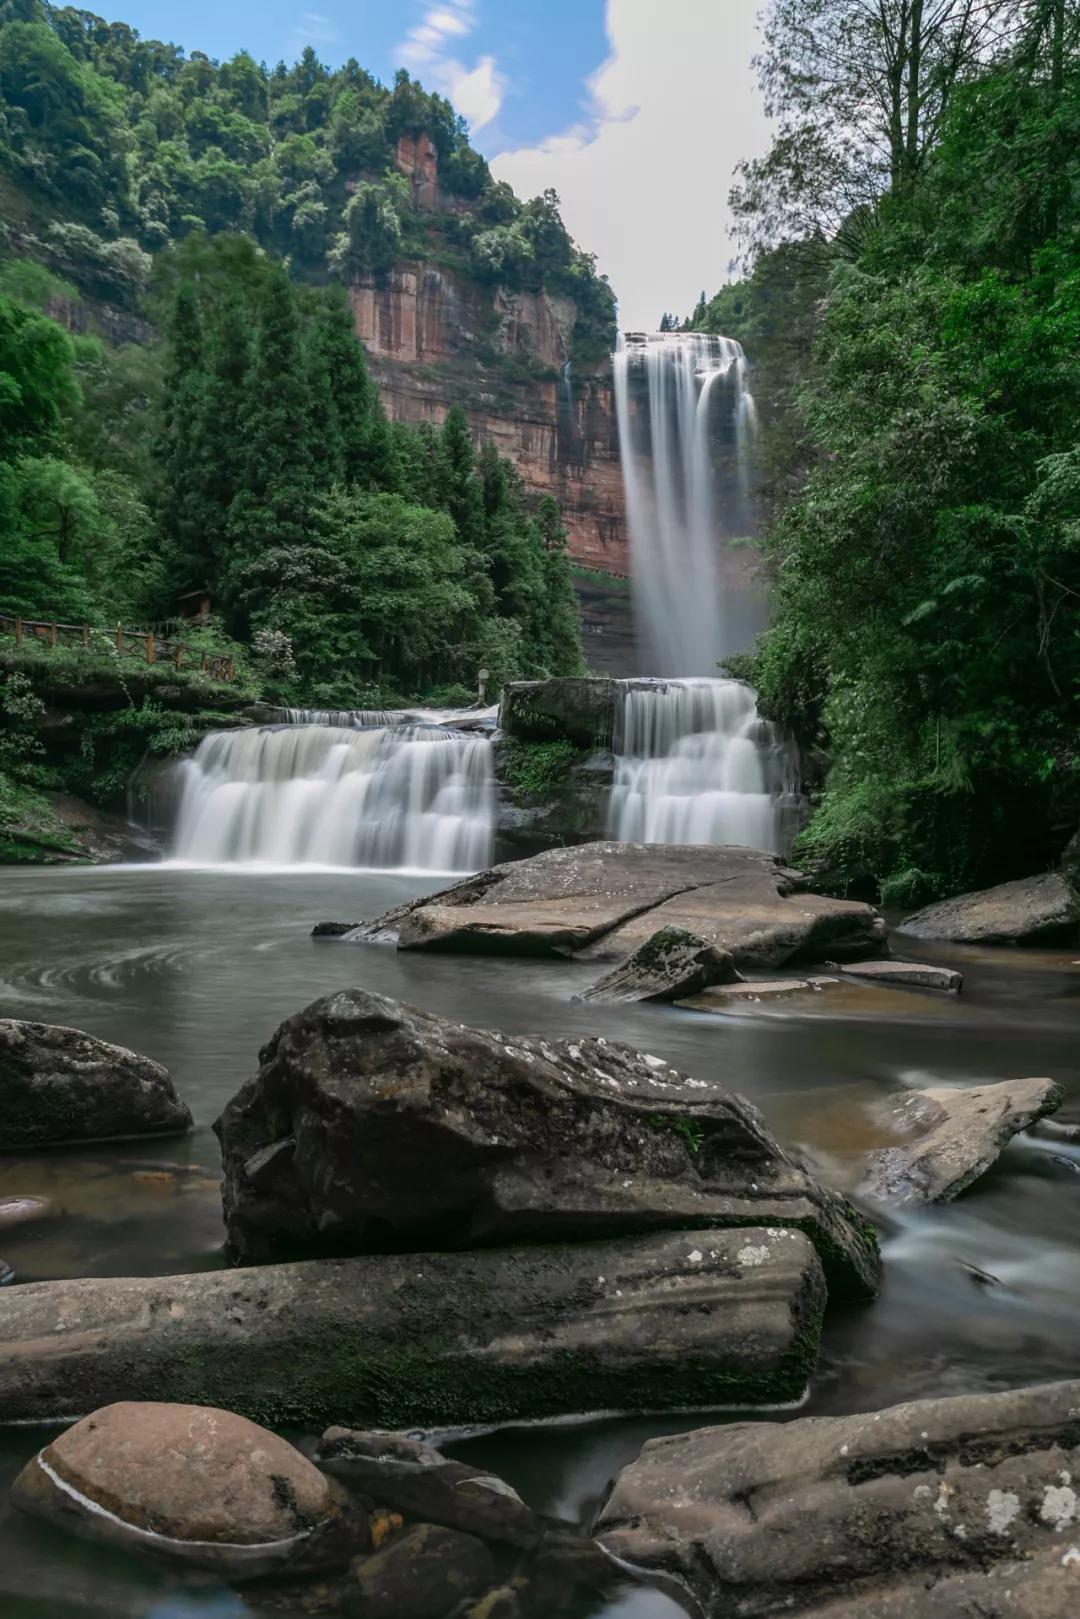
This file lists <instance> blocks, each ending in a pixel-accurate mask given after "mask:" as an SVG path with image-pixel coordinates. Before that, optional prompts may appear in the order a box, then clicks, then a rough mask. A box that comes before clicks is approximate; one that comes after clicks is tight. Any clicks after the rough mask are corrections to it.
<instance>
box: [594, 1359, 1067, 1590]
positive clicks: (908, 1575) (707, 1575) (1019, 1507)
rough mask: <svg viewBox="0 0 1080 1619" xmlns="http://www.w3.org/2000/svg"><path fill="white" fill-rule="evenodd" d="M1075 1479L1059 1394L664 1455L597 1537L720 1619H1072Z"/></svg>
mask: <svg viewBox="0 0 1080 1619" xmlns="http://www.w3.org/2000/svg"><path fill="white" fill-rule="evenodd" d="M1077 1480H1080V1383H1076V1382H1072V1383H1057V1384H1050V1385H1045V1386H1042V1387H1038V1388H1028V1389H1018V1390H1015V1391H1013V1392H1011V1393H1007V1394H984V1395H972V1396H961V1397H960V1398H956V1399H942V1400H918V1401H914V1402H912V1403H910V1404H907V1405H898V1406H893V1407H891V1408H889V1409H888V1410H885V1411H878V1412H872V1413H867V1414H864V1415H860V1416H855V1417H809V1418H802V1419H799V1420H796V1421H793V1422H785V1423H749V1422H743V1423H738V1424H735V1425H732V1426H728V1427H719V1428H701V1429H698V1430H697V1431H696V1432H694V1433H689V1434H674V1435H671V1436H669V1437H665V1438H662V1439H653V1440H650V1441H649V1442H648V1443H647V1444H646V1445H645V1447H644V1448H643V1450H642V1452H641V1454H640V1456H639V1457H638V1459H637V1461H635V1462H633V1463H631V1465H630V1466H629V1467H628V1468H626V1469H624V1471H623V1472H622V1473H621V1474H620V1475H619V1477H618V1478H617V1480H616V1482H615V1486H614V1489H613V1491H612V1493H611V1496H610V1497H609V1499H608V1501H607V1503H606V1505H605V1506H604V1508H603V1510H602V1511H601V1513H600V1517H599V1520H598V1523H597V1526H596V1527H597V1531H598V1533H599V1535H600V1538H601V1542H602V1544H604V1545H605V1546H606V1547H607V1548H608V1549H609V1550H610V1551H612V1552H614V1553H615V1554H616V1555H617V1556H619V1557H623V1558H626V1559H627V1560H628V1561H630V1562H632V1563H634V1564H635V1565H638V1566H639V1567H643V1568H647V1569H648V1568H663V1569H664V1570H666V1571H668V1572H669V1573H672V1574H676V1575H679V1576H681V1578H682V1580H683V1581H684V1583H685V1585H686V1586H687V1587H688V1588H689V1589H690V1590H691V1591H692V1592H693V1593H694V1595H695V1596H696V1597H697V1599H698V1601H699V1602H700V1603H701V1604H702V1606H703V1608H704V1610H705V1612H706V1614H708V1615H709V1616H710V1619H759V1616H764V1615H769V1614H784V1615H795V1616H802V1615H805V1616H810V1615H813V1616H814V1619H819V1616H820V1619H841V1616H843V1619H848V1616H857V1619H880V1616H883V1615H886V1616H888V1619H974V1616H975V1615H981V1616H992V1619H1074V1616H1075V1615H1076V1613H1077V1612H1078V1611H1080V1609H1078V1607H1077V1605H1076V1604H1077V1600H1078V1597H1080V1578H1078V1577H1077V1571H1078V1565H1080V1550H1078V1549H1077V1541H1078V1539H1080V1497H1078V1495H1077V1489H1076V1488H1075V1487H1074V1481H1077ZM1028 1559H1032V1560H1033V1561H1032V1562H1030V1563H1029V1562H1028V1561H1027V1560H1028ZM1014 1577H1015V1579H1016V1580H1017V1581H1018V1582H1019V1590H1020V1591H1021V1593H1026V1594H1022V1595H1021V1597H1020V1598H1019V1599H1018V1601H1017V1602H1016V1604H1015V1605H1012V1606H1010V1603H1011V1602H1012V1600H1013V1599H1012V1596H1011V1594H1010V1593H1011V1588H1012V1586H1013V1581H1014ZM1040 1603H1043V1604H1044V1605H1039V1604H1040ZM965 1604H966V1605H965Z"/></svg>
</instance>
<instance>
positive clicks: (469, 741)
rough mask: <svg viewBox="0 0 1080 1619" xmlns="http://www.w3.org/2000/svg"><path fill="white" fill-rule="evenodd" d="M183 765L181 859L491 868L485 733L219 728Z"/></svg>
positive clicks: (177, 848) (176, 855)
mask: <svg viewBox="0 0 1080 1619" xmlns="http://www.w3.org/2000/svg"><path fill="white" fill-rule="evenodd" d="M322 717H323V716H320V718H322ZM391 717H392V716H390V715H386V716H382V715H380V716H379V718H380V719H383V718H385V719H390V718H391ZM326 718H329V716H327V717H326ZM354 727H355V728H354ZM177 769H178V772H179V776H180V781H179V787H180V794H179V807H178V810H177V815H176V829H175V834H174V838H173V847H172V850H171V854H172V858H173V859H175V860H180V861H188V862H191V863H193V864H196V865H232V864H237V863H245V862H246V863H252V864H254V863H259V864H266V865H278V866H293V865H319V866H355V867H374V868H381V869H394V868H406V869H414V870H419V871H438V872H471V871H477V870H479V868H480V867H482V866H486V865H488V864H489V862H490V858H491V839H492V828H493V819H494V797H495V790H494V779H493V776H492V770H491V744H490V742H489V741H488V739H487V738H486V737H485V736H482V735H467V734H464V733H462V732H458V731H455V730H453V729H449V728H447V727H446V726H441V725H437V724H414V725H405V726H400V725H399V726H394V727H391V726H389V725H382V724H379V725H374V726H366V727H364V726H360V727H356V722H355V720H349V721H346V722H343V723H340V724H330V723H322V724H315V725H309V724H304V723H296V724H290V725H280V726H271V727H260V728H259V729H257V730H245V731H216V732H213V733H211V735H209V736H207V737H204V739H203V740H202V742H200V744H199V746H198V749H197V750H196V752H195V755H194V757H193V758H191V759H187V760H185V761H183V763H182V764H180V765H179V766H178V767H177Z"/></svg>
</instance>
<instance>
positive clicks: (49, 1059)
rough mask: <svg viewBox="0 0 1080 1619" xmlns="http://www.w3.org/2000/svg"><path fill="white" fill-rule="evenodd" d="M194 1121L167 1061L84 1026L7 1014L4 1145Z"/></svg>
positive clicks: (161, 1130)
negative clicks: (109, 1040) (27, 1020)
mask: <svg viewBox="0 0 1080 1619" xmlns="http://www.w3.org/2000/svg"><path fill="white" fill-rule="evenodd" d="M191 1128H192V1120H191V1114H190V1113H189V1112H188V1109H187V1107H186V1106H185V1105H184V1103H183V1102H182V1101H181V1100H180V1098H179V1097H178V1096H177V1094H176V1088H175V1086H174V1085H173V1082H172V1080H171V1079H170V1078H169V1075H168V1073H167V1072H166V1070H165V1069H164V1068H162V1066H161V1064H160V1063H156V1062H152V1061H151V1060H150V1058H149V1057H142V1056H140V1055H139V1053H138V1052H137V1051H128V1050H127V1049H126V1048H125V1047H124V1046H111V1045H109V1044H108V1043H107V1042H106V1041H104V1040H98V1039H96V1038H95V1037H94V1036H93V1035H92V1034H83V1033H82V1031H81V1030H79V1029H66V1028H63V1027H61V1026H60V1025H59V1024H55V1023H23V1022H20V1021H19V1020H18V1019H17V1018H0V1152H15V1151H18V1150H20V1149H23V1148H36V1147H52V1146H60V1145H63V1144H65V1143H68V1142H78V1141H101V1140H107V1139H109V1138H113V1137H117V1136H139V1135H177V1134H180V1133H182V1132H184V1131H186V1130H190V1129H191Z"/></svg>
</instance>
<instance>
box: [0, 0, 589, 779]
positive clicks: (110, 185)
mask: <svg viewBox="0 0 1080 1619" xmlns="http://www.w3.org/2000/svg"><path fill="white" fill-rule="evenodd" d="M403 137H415V138H416V139H417V140H420V138H421V137H424V138H426V139H427V140H428V141H429V142H431V143H433V146H434V149H435V150H436V152H437V159H438V176H439V186H438V198H437V207H435V208H434V209H433V207H432V206H431V205H430V202H431V199H428V202H429V206H428V207H427V208H426V210H425V211H423V212H421V211H420V210H419V209H418V208H417V207H415V206H414V196H413V191H412V188H411V185H410V181H409V180H408V179H407V178H406V177H405V176H403V175H402V174H401V173H400V172H399V171H398V168H397V167H396V166H395V154H396V152H397V150H398V146H399V143H400V141H401V139H402V138H403ZM403 253H408V254H409V255H411V256H413V257H420V258H423V257H424V256H425V255H432V254H439V255H443V256H444V257H448V258H449V259H450V260H452V261H453V262H454V263H455V264H457V265H458V266H459V267H460V268H463V269H465V270H467V273H468V274H469V275H470V276H471V277H473V278H477V279H479V280H481V281H483V280H484V279H485V278H487V279H488V280H489V281H490V282H491V283H492V284H494V282H495V281H496V280H497V281H498V283H499V285H500V286H502V287H507V286H509V287H514V286H517V287H521V288H525V289H534V290H535V289H540V288H545V289H548V290H549V291H552V292H562V293H565V294H567V295H571V296H572V297H573V299H574V301H575V305H576V308H577V310H578V324H577V326H576V327H575V330H574V334H573V340H574V344H575V348H576V351H578V352H580V353H581V354H582V355H583V356H586V357H588V356H589V355H590V354H592V353H594V352H595V351H597V350H599V351H603V350H604V349H605V348H606V346H607V345H608V344H609V343H610V328H611V324H612V320H613V310H614V304H613V298H612V294H611V291H610V289H609V288H608V286H607V283H606V282H605V281H603V280H602V279H600V278H599V277H597V275H596V273H595V270H594V267H593V263H592V260H591V259H590V258H589V257H588V256H586V255H584V254H582V253H580V252H579V251H578V250H577V249H576V248H575V246H574V245H573V243H572V242H571V241H570V238H569V237H568V235H567V233H566V231H565V229H564V228H563V226H562V223H561V221H560V219H559V215H558V211H557V207H556V202H555V199H554V198H553V196H551V195H548V196H546V197H542V198H537V199H536V200H535V201H533V202H531V203H527V204H522V203H520V202H519V201H518V200H517V199H516V198H515V197H514V195H513V194H512V192H511V191H510V190H509V188H508V187H506V186H504V185H498V184H496V183H495V182H494V181H493V180H492V177H491V175H490V173H489V171H488V168H487V165H486V163H485V162H484V160H483V159H482V158H481V157H480V156H479V155H478V154H477V153H476V152H474V151H473V150H472V148H471V147H470V146H469V143H468V139H467V135H466V131H465V128H464V125H463V124H462V122H461V120H460V119H459V118H457V117H456V116H455V114H454V112H453V109H452V108H451V107H450V105H449V104H448V103H447V102H446V101H444V100H443V99H442V98H441V97H439V96H434V95H428V94H426V93H425V92H424V91H423V90H422V89H421V87H420V86H419V85H418V84H416V83H414V82H412V81H411V80H410V79H409V77H408V75H407V74H404V73H402V74H399V76H398V78H397V80H396V82H395V84H394V87H393V88H392V89H386V88H384V87H383V86H381V85H379V84H377V83H376V82H375V81H374V80H373V79H372V78H371V77H370V76H369V75H368V74H367V73H365V72H364V71H363V69H362V68H360V67H359V66H358V65H357V63H356V62H354V61H350V62H348V63H346V65H345V66H344V67H343V68H341V69H340V70H338V71H336V72H330V71H329V70H328V69H327V68H325V67H324V66H323V65H322V64H321V63H320V62H319V61H318V60H317V58H316V57H315V55H314V53H313V52H312V51H310V50H308V51H305V53H304V55H303V57H302V58H301V60H300V61H299V62H297V63H296V64H294V65H293V66H291V67H286V66H285V65H284V64H280V65H279V66H278V67H276V68H274V69H272V70H270V71H268V70H267V69H266V68H265V67H262V66H259V65H258V64H257V63H256V62H255V61H254V60H253V59H252V58H251V57H249V56H247V55H244V54H240V55H238V56H237V57H235V58H234V59H233V60H232V61H230V62H226V63H221V64H217V63H214V62H211V61H210V60H209V59H208V58H206V57H205V56H201V55H199V54H198V53H194V54H193V55H192V56H191V57H190V58H189V57H185V56H184V54H183V53H182V52H181V51H179V50H178V49H177V48H176V47H174V46H171V45H163V44H160V43H158V42H155V41H146V40H141V39H140V38H139V37H138V35H137V34H136V33H135V32H134V31H133V30H132V29H130V28H128V27H126V26H124V25H123V24H110V23H106V22H103V21H102V20H101V19H100V18H98V17H95V16H93V15H92V14H91V13H88V12H83V11H76V10H74V9H70V8H64V9H57V8H52V7H49V6H46V5H43V4H40V3H39V0H4V3H3V4H2V5H0V532H2V533H3V535H4V544H3V546H2V548H0V613H7V614H10V615H22V616H23V617H25V618H43V619H47V620H53V619H60V620H63V621H68V622H72V623H76V624H78V623H80V622H83V621H88V622H89V623H90V624H91V625H95V626H97V625H100V626H109V625H111V626H115V624H116V623H117V622H118V621H120V622H123V623H124V624H126V625H135V626H148V625H160V624H161V623H162V622H163V621H168V620H170V619H172V618H173V617H174V615H175V613H176V612H177V603H178V600H179V599H180V598H181V597H183V596H184V595H185V593H189V592H194V591H199V592H203V591H206V592H208V593H209V596H210V599H211V602H212V604H213V609H214V616H213V619H212V621H211V622H210V623H208V624H203V625H202V626H201V627H197V628H196V629H195V630H194V632H193V631H192V630H191V629H188V630H187V631H186V632H185V633H186V635H187V638H188V639H189V640H191V638H192V635H194V641H195V645H196V647H198V646H203V647H206V648H213V649H218V650H223V651H226V652H228V653H230V654H231V655H232V656H233V658H234V660H235V663H236V667H237V669H238V671H239V678H240V680H241V681H243V682H245V683H246V689H247V690H248V691H249V692H250V693H252V694H253V693H255V692H256V691H258V690H263V691H265V692H267V693H268V694H270V695H273V696H275V697H276V698H278V699H279V700H285V701H292V702H300V703H310V704H316V705H320V706H324V705H338V704H340V705H352V704H358V703H364V702H374V703H378V704H385V703H393V702H394V701H400V700H402V699H404V698H411V699H416V698H418V697H421V698H432V697H434V698H437V699H438V698H446V697H448V696H450V697H454V696H456V697H458V698H463V699H464V700H468V696H469V695H471V694H472V693H474V692H475V683H476V675H477V671H478V669H479V668H480V667H486V668H487V669H488V670H489V671H490V674H491V682H492V685H493V687H496V688H497V686H498V685H499V684H500V683H501V682H502V681H503V680H504V679H506V678H509V677H512V676H522V675H542V674H545V673H575V672H577V671H578V670H580V668H581V650H580V635H579V628H578V614H577V606H576V600H575V597H574V593H573V587H572V581H571V577H570V572H569V564H568V561H567V557H566V549H565V539H564V534H563V531H562V526H561V523H560V518H559V513H558V509H557V508H556V506H555V504H554V502H553V501H551V500H550V499H542V500H540V501H539V502H536V501H535V500H532V501H530V500H527V499H526V498H525V494H524V492H523V489H522V487H521V484H520V480H519V479H518V476H517V474H516V473H515V471H514V469H513V468H512V467H511V466H510V465H509V463H507V462H505V461H502V460H500V458H499V457H498V456H497V455H496V454H495V453H494V452H493V451H492V450H491V449H490V448H485V449H484V450H482V451H480V452H478V451H477V450H476V448H475V447H474V445H473V444H472V442H471V440H470V435H469V430H468V426H467V423H466V420H465V417H464V415H463V413H462V412H461V411H460V410H455V411H452V412H451V414H450V416H449V418H448V419H447V420H446V422H445V424H444V426H443V427H442V428H441V429H438V430H435V429H432V428H420V429H411V428H407V427H404V426H401V425H397V424H391V423H389V422H388V421H387V420H386V418H385V416H384V413H383V410H382V408H381V407H380V404H379V401H378V397H377V394H376V390H375V389H374V387H373V385H372V384H371V382H370V381H369V378H368V375H367V370H366V365H365V359H364V353H363V349H362V347H361V345H360V344H359V343H358V342H357V340H356V338H355V336H354V335H353V323H352V316H351V312H350V309H349V305H348V301H347V299H346V296H345V293H344V291H343V290H342V288H341V285H340V282H341V280H342V279H348V278H349V277H351V276H352V275H354V274H357V273H359V272H361V271H366V272H372V271H373V272H375V273H379V272H380V271H381V269H382V268H384V267H385V266H387V265H388V264H389V263H391V262H392V261H393V260H394V259H395V258H397V257H399V256H400V255H401V254H403ZM5 647H6V649H7V650H6V651H4V652H3V656H4V663H5V667H6V669H7V672H8V678H7V680H6V683H5V684H4V685H3V687H2V695H0V705H2V709H3V716H4V726H3V736H2V737H0V747H2V748H3V752H4V757H3V758H2V759H0V768H3V767H4V765H5V762H6V768H7V771H8V777H7V784H6V787H5V788H4V789H3V790H2V791H3V792H6V793H7V801H8V803H9V804H10V803H11V802H12V801H14V800H15V799H18V798H19V797H20V792H17V791H16V787H19V786H20V784H21V788H22V789H26V790H30V789H32V788H34V787H36V786H51V787H55V786H59V785H71V784H72V775H73V768H72V766H71V765H70V763H68V764H65V765H64V767H63V769H61V770H60V771H59V772H58V771H57V770H56V769H55V768H52V767H50V765H49V764H47V763H42V762H41V760H40V759H38V760H35V759H34V758H33V756H32V753H33V750H32V749H31V748H30V747H29V745H28V742H27V736H28V732H27V719H28V716H27V712H26V709H27V702H28V701H30V700H31V699H30V698H28V694H27V690H26V689H25V677H26V676H27V674H28V673H29V675H30V676H34V675H35V671H37V670H38V668H39V665H40V661H41V656H42V654H40V652H39V651H38V650H37V649H34V648H32V649H30V650H29V651H27V650H25V648H24V649H23V650H22V651H20V652H16V651H15V649H14V648H13V647H12V645H11V638H10V636H9V637H8V639H7V641H5V642H0V651H3V649H4V648H5ZM95 649H96V651H95ZM91 653H92V655H93V657H96V659H97V662H98V663H99V664H104V665H108V663H109V654H108V650H107V647H106V643H105V641H104V638H101V639H99V638H98V637H97V636H95V638H94V641H93V644H92V648H91ZM64 656H69V655H67V654H65V655H64ZM70 656H72V657H73V656H74V655H73V654H72V655H70ZM83 661H84V662H85V661H86V660H85V659H84V660H83ZM91 661H92V660H91ZM113 662H115V660H113ZM51 667H54V668H55V667H56V664H55V661H54V663H53V664H52V665H51ZM99 672H100V671H99ZM84 674H85V671H84ZM20 682H21V684H20ZM189 706H190V705H189ZM204 706H206V707H207V708H209V709H212V708H213V694H212V693H210V692H207V693H206V694H205V702H204ZM108 723H109V725H110V726H111V727H112V730H113V731H114V732H115V730H116V729H117V722H115V721H114V720H110V721H109V722H108ZM124 723H125V726H126V730H127V732H128V733H132V734H133V735H132V740H131V743H130V746H126V747H125V749H124V750H122V751H123V754H124V760H125V761H128V760H129V759H131V758H137V757H138V754H139V750H140V747H141V746H142V745H145V743H146V741H147V740H148V739H149V741H150V743H151V745H154V744H155V741H156V743H157V745H159V746H160V747H161V748H162V749H165V748H167V747H173V746H175V745H177V741H178V738H177V734H176V728H175V723H174V721H173V720H172V719H170V718H169V717H168V716H167V715H166V714H165V713H164V710H163V709H162V708H161V706H160V704H159V703H158V702H157V701H156V700H155V699H154V697H153V695H152V694H151V696H148V697H147V698H146V699H145V700H144V701H143V703H142V705H141V707H138V708H136V710H135V711H134V713H129V714H128V716H127V718H126V720H125V722H124ZM5 738H6V740H5ZM184 739H185V738H184V737H180V738H179V741H181V742H182V741H183V740H184ZM96 774H100V771H99V772H97V773H96ZM96 774H95V773H94V772H92V771H80V770H74V776H75V785H77V786H79V787H80V788H82V789H84V790H86V789H87V787H88V783H87V781H86V780H84V779H83V777H86V776H89V777H91V778H93V779H92V780H91V781H90V783H89V785H90V786H94V787H95V790H96ZM106 774H107V775H108V778H109V779H108V789H107V792H106V793H105V794H104V795H102V794H101V793H99V796H108V793H109V792H114V791H115V788H116V783H117V779H118V778H119V776H120V775H121V774H122V772H121V771H120V770H119V768H116V769H113V770H110V771H109V772H107V773H106ZM23 796H25V794H23Z"/></svg>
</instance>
